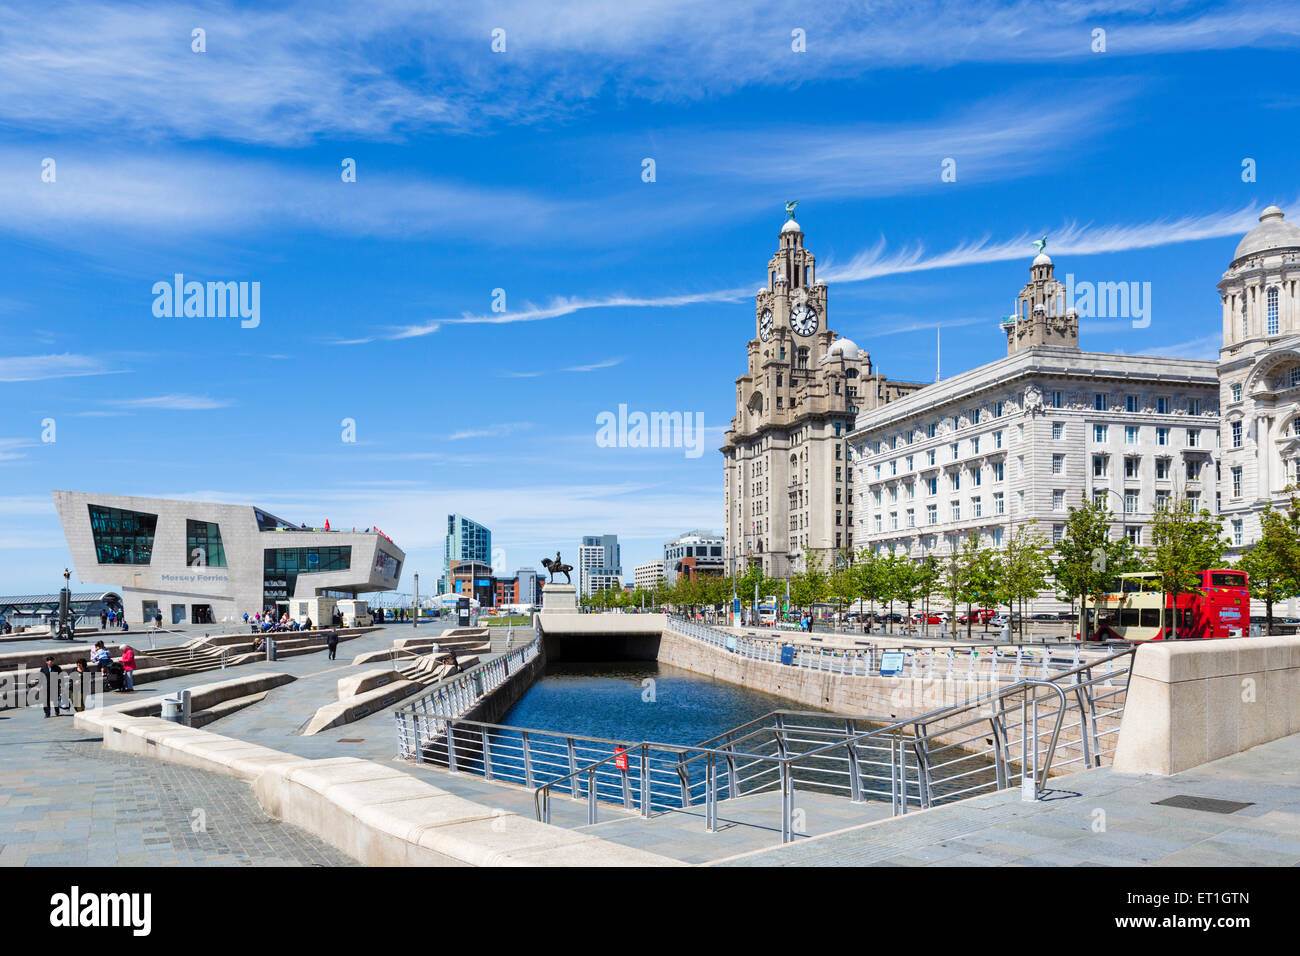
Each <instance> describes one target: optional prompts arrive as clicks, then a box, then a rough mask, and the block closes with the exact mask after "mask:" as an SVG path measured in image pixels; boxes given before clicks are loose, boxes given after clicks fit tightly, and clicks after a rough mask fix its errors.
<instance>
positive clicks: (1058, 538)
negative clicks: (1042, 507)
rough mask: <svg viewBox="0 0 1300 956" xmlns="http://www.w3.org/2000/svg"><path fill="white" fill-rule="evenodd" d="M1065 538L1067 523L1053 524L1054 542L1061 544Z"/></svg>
mask: <svg viewBox="0 0 1300 956" xmlns="http://www.w3.org/2000/svg"><path fill="white" fill-rule="evenodd" d="M1064 540H1065V525H1063V524H1054V525H1052V543H1053V544H1060V543H1061V542H1062V541H1064Z"/></svg>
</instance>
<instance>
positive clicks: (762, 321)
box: [758, 309, 772, 342]
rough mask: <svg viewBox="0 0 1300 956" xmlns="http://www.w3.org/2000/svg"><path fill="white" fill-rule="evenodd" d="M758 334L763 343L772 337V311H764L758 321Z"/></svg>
mask: <svg viewBox="0 0 1300 956" xmlns="http://www.w3.org/2000/svg"><path fill="white" fill-rule="evenodd" d="M758 334H759V336H760V337H761V338H762V340H763V341H764V342H766V341H767V340H768V339H769V338H771V336H772V310H771V309H764V310H763V314H762V316H760V317H759V320H758Z"/></svg>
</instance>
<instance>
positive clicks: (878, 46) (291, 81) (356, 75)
mask: <svg viewBox="0 0 1300 956" xmlns="http://www.w3.org/2000/svg"><path fill="white" fill-rule="evenodd" d="M1102 12H1103V11H1102V10H1101V8H1099V7H1098V5H1097V4H1095V3H1089V2H1080V0H1033V2H1030V0H1012V2H1003V3H987V4H980V5H971V4H969V3H964V2H961V0H884V2H880V3H874V4H872V5H870V6H869V7H863V6H861V5H858V4H851V5H827V6H823V7H809V8H807V9H801V10H800V12H799V16H798V18H796V19H797V23H798V26H799V27H800V29H803V30H804V31H805V33H806V41H807V52H806V53H795V52H793V51H792V48H791V36H790V29H791V26H790V23H791V22H792V21H791V18H790V16H789V9H788V6H787V4H785V3H783V2H781V0H757V2H753V3H732V4H725V3H722V4H696V3H688V2H685V0H627V2H624V3H621V4H618V5H617V6H610V5H609V4H606V3H602V2H600V0H575V2H572V3H567V4H563V5H554V4H537V3H534V2H531V0H503V2H499V3H494V4H491V5H490V6H475V5H466V4H464V3H462V2H458V0H431V2H429V3H423V4H411V3H409V2H405V0H388V2H383V0H375V2H372V3H367V4H354V3H349V2H344V0H314V2H307V0H297V2H294V0H289V2H286V3H282V4H277V5H275V6H274V7H257V6H246V5H235V4H233V3H222V2H209V3H205V4H204V5H203V8H202V9H192V8H187V7H184V6H181V7H177V6H175V5H170V4H166V3H164V2H162V0H154V2H140V3H134V4H130V5H127V6H122V5H118V4H113V3H111V2H108V0H72V2H70V3H67V4H61V5H60V6H59V7H58V8H57V11H55V10H52V9H51V8H50V7H49V6H48V5H45V4H38V3H36V2H35V0H26V2H22V0H18V2H13V3H10V4H8V5H6V6H5V7H3V8H0V120H3V121H5V122H7V123H8V124H10V125H14V126H19V127H26V128H32V129H44V130H50V131H59V132H66V131H69V130H95V131H103V132H106V133H110V134H112V135H120V134H122V133H126V134H134V135H138V136H145V137H154V136H158V135H159V134H167V135H171V136H174V137H182V138H190V139H195V140H197V139H205V138H210V137H216V138H225V139H230V140H237V141H243V142H257V143H269V144H274V145H297V144H302V143H304V142H309V141H312V140H314V139H318V138H320V137H323V136H327V135H328V136H334V137H337V138H341V139H345V138H353V139H364V140H376V139H398V138H401V137H402V136H404V135H406V134H408V133H409V132H412V131H418V130H421V129H428V128H438V129H451V130H462V129H469V128H480V127H482V126H484V125H488V124H492V123H504V122H518V121H521V120H522V121H535V120H543V119H548V118H554V117H563V116H565V115H568V114H571V113H573V112H574V111H576V110H581V109H583V108H584V107H585V106H586V105H587V104H588V103H590V102H591V101H592V100H594V99H596V98H597V97H599V96H602V95H606V94H608V93H610V92H611V91H612V92H613V93H615V94H616V95H618V96H621V97H627V98H636V99H639V100H642V101H679V100H694V99H699V98H702V97H705V96H717V95H722V94H726V93H728V92H732V91H734V90H737V89H741V88H745V87H749V86H754V85H777V84H779V85H787V84H789V83H791V82H792V81H806V80H816V79H821V78H831V77H834V78H840V77H844V76H846V75H861V74H864V73H868V72H870V71H873V70H880V69H892V68H897V67H904V66H916V65H923V66H925V67H926V68H928V69H934V68H942V67H944V66H949V65H953V64H961V63H972V62H977V63H1030V62H1056V61H1064V60H1070V59H1084V58H1087V57H1090V56H1095V55H1096V54H1094V53H1093V52H1092V50H1091V28H1092V27H1093V26H1095V25H1097V23H1099V22H1102V18H1101V17H1100V16H1099V15H1100V14H1101V13H1102ZM1288 12H1289V11H1288V9H1287V5H1286V4H1283V3H1281V2H1278V0H1272V2H1270V0H1261V2H1259V3H1256V4H1253V5H1251V6H1250V7H1249V8H1246V9H1242V8H1237V7H1235V6H1232V5H1222V6H1214V7H1210V8H1193V7H1190V6H1187V5H1182V4H1179V5H1175V7H1174V8H1173V9H1159V10H1156V9H1153V8H1152V6H1151V4H1149V3H1147V2H1139V0H1128V2H1121V3H1119V4H1110V5H1108V6H1107V7H1106V9H1105V10H1104V13H1105V17H1104V24H1105V26H1106V28H1107V31H1108V44H1107V54H1106V55H1107V56H1110V57H1112V58H1113V57H1124V56H1134V55H1149V54H1153V53H1170V52H1180V51H1188V50H1222V49H1230V48H1241V47H1265V48H1287V47H1293V46H1295V45H1296V38H1297V34H1296V28H1295V26H1294V20H1293V19H1291V18H1290V17H1289V16H1287V13H1288ZM204 24H206V26H204V27H203V28H204V29H206V31H207V37H206V42H207V52H205V53H195V52H192V51H191V30H192V29H194V28H195V27H196V26H198V25H204ZM431 25H434V28H435V30H436V33H434V34H432V35H431V33H430V26H431ZM496 28H502V29H504V30H505V31H506V34H505V39H506V50H505V51H504V52H502V53H493V52H492V50H491V46H490V43H491V34H492V31H493V30H494V29H496Z"/></svg>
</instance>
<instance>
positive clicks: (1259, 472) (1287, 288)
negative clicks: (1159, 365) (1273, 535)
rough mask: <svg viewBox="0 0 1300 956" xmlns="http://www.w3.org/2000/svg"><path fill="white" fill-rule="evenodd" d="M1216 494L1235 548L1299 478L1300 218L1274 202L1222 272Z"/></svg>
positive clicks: (1249, 539) (1252, 537)
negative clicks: (1298, 221)
mask: <svg viewBox="0 0 1300 956" xmlns="http://www.w3.org/2000/svg"><path fill="white" fill-rule="evenodd" d="M1219 297H1220V300H1221V302H1222V305H1223V349H1222V351H1221V352H1220V353H1219V367H1218V372H1219V382H1220V401H1221V403H1222V406H1223V425H1222V435H1221V440H1220V444H1221V447H1222V451H1221V452H1220V464H1221V467H1220V472H1219V496H1220V500H1221V502H1222V507H1221V513H1222V515H1223V518H1224V527H1225V530H1226V531H1227V533H1228V538H1229V541H1231V542H1232V545H1233V548H1232V552H1231V553H1232V554H1233V555H1234V556H1235V555H1237V554H1240V553H1241V550H1242V549H1243V548H1244V547H1246V546H1249V545H1250V544H1253V543H1254V542H1255V541H1258V540H1259V534H1260V515H1261V514H1262V513H1263V511H1264V509H1265V508H1266V507H1269V506H1272V507H1274V508H1278V509H1282V508H1284V507H1285V506H1286V503H1287V502H1288V500H1289V498H1290V496H1291V495H1292V494H1298V493H1300V491H1297V489H1298V488H1300V226H1296V225H1295V224H1294V223H1290V222H1287V221H1286V219H1285V218H1284V216H1283V213H1282V210H1281V209H1279V208H1278V207H1277V206H1269V207H1268V208H1267V209H1265V210H1264V213H1263V215H1261V216H1260V217H1259V225H1258V226H1256V227H1255V228H1254V229H1252V230H1251V231H1250V232H1249V233H1247V234H1246V236H1245V237H1244V238H1243V239H1242V240H1241V242H1240V243H1239V244H1238V246H1237V250H1236V252H1235V253H1234V254H1233V257H1232V263H1231V264H1230V265H1229V266H1228V271H1227V272H1225V273H1224V274H1223V279H1222V280H1221V281H1220V282H1219Z"/></svg>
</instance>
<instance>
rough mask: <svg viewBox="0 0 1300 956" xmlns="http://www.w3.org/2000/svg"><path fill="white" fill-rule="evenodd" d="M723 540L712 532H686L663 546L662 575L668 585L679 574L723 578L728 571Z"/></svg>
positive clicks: (724, 541) (673, 581) (674, 580)
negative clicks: (719, 576) (718, 576)
mask: <svg viewBox="0 0 1300 956" xmlns="http://www.w3.org/2000/svg"><path fill="white" fill-rule="evenodd" d="M726 544H727V542H726V539H725V538H722V537H720V536H719V535H716V534H714V533H712V532H711V531H687V532H686V533H684V534H682V535H679V536H678V537H676V538H674V539H673V540H672V541H667V542H665V543H664V560H663V575H664V580H665V581H666V582H668V583H669V584H674V583H676V581H677V577H678V575H681V574H685V575H687V576H688V577H691V576H694V575H696V574H706V575H723V574H726V572H727V571H728V570H729V569H728V568H727V566H726V564H727V561H726V558H725V557H724V553H725V550H726Z"/></svg>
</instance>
